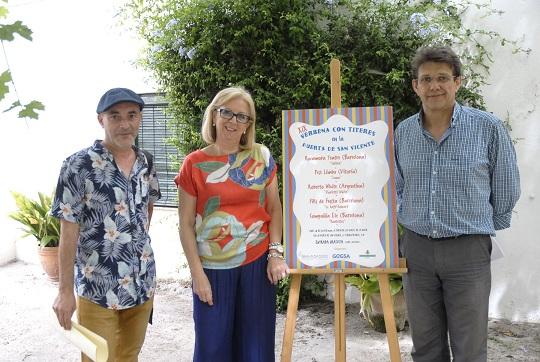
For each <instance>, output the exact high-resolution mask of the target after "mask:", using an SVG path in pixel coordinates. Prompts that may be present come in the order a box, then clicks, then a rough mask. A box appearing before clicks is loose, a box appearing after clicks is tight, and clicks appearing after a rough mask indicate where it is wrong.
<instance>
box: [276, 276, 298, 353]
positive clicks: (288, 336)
mask: <svg viewBox="0 0 540 362" xmlns="http://www.w3.org/2000/svg"><path fill="white" fill-rule="evenodd" d="M301 282H302V274H292V275H291V287H290V289H289V301H288V303H287V319H285V331H284V332H283V345H282V347H281V362H291V356H292V345H293V338H294V328H295V326H296V312H297V310H298V299H299V297H300V284H301Z"/></svg>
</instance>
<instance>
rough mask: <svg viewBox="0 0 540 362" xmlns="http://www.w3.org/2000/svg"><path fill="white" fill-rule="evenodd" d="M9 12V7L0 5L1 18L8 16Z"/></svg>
mask: <svg viewBox="0 0 540 362" xmlns="http://www.w3.org/2000/svg"><path fill="white" fill-rule="evenodd" d="M8 14H9V11H8V9H7V8H6V7H5V6H0V19H1V18H5V17H7V15H8Z"/></svg>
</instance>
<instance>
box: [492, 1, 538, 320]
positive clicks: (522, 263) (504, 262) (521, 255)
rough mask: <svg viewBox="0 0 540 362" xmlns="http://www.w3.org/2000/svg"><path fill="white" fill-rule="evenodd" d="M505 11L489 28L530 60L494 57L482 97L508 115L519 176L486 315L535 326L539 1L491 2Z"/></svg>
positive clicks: (502, 54) (503, 53) (498, 112)
mask: <svg viewBox="0 0 540 362" xmlns="http://www.w3.org/2000/svg"><path fill="white" fill-rule="evenodd" d="M493 5H494V7H495V8H498V9H501V10H504V11H505V13H504V14H503V15H502V16H500V17H499V19H498V21H495V22H491V23H490V28H492V29H494V30H496V31H498V32H499V33H501V34H502V35H504V36H507V37H508V38H512V39H522V45H523V46H524V47H526V48H531V49H532V52H531V54H530V55H529V56H523V55H513V54H511V52H510V50H509V49H507V50H505V51H500V52H497V53H495V56H494V64H493V65H492V67H491V76H490V78H489V82H490V85H489V86H486V87H485V89H484V91H483V94H484V96H485V99H486V101H487V107H488V110H489V111H491V112H493V113H495V114H496V115H498V116H499V117H500V118H504V117H506V115H507V112H509V115H510V119H511V126H512V128H513V131H512V133H511V135H512V137H513V138H515V139H519V141H518V143H517V144H516V152H517V155H518V162H519V168H520V173H521V192H522V193H521V198H520V200H519V202H518V204H517V206H516V208H515V213H514V216H513V220H512V227H511V228H510V229H508V230H505V231H503V232H499V233H498V236H497V239H498V240H499V241H500V243H501V244H502V248H503V250H504V252H505V254H506V256H505V257H504V258H503V259H501V260H498V261H495V262H493V264H492V274H493V281H492V288H491V303H490V316H491V317H503V318H508V319H511V320H519V321H534V322H540V283H538V282H537V281H536V277H537V276H538V275H539V274H540V263H539V262H538V258H539V257H540V183H539V182H538V180H539V179H540V162H539V160H538V159H539V155H540V120H539V118H540V72H539V69H540V68H539V66H540V25H539V22H538V20H539V19H540V2H539V1H537V0H514V1H507V0H495V1H493Z"/></svg>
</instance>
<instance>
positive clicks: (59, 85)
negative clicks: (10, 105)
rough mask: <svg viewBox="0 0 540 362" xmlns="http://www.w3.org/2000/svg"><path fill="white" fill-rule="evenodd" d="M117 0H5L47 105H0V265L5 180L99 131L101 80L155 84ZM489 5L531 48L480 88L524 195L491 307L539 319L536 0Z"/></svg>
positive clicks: (10, 243) (41, 169) (16, 70)
mask: <svg viewBox="0 0 540 362" xmlns="http://www.w3.org/2000/svg"><path fill="white" fill-rule="evenodd" d="M118 2H119V1H112V0H94V1H91V2H80V1H70V0H55V1H53V0H43V1H26V0H19V1H15V0H11V1H10V2H9V8H10V11H11V13H12V18H13V19H19V20H22V21H23V22H24V23H26V24H27V25H28V26H30V27H31V28H32V30H33V31H34V41H33V42H27V41H25V40H17V41H16V42H14V43H6V51H7V53H8V57H9V60H10V65H11V68H12V71H13V77H14V78H15V81H16V84H17V87H18V91H19V95H20V97H21V99H22V100H23V101H28V100H30V99H39V100H41V101H43V102H44V103H45V105H46V107H47V110H46V111H45V112H43V113H42V115H41V117H40V119H39V120H38V121H24V120H19V119H17V118H15V117H14V116H12V115H6V114H4V113H0V134H2V136H3V137H2V138H3V139H2V142H0V154H1V155H3V156H7V157H4V158H3V160H2V161H3V162H2V170H3V171H2V173H1V177H0V230H2V234H1V239H0V265H1V264H3V263H5V262H6V261H8V260H11V259H13V258H15V240H16V239H17V236H18V235H19V234H20V232H19V231H18V230H17V229H16V224H15V223H14V222H12V221H11V220H9V219H7V217H6V215H7V213H8V212H9V211H10V210H12V209H13V202H12V200H11V196H10V194H9V190H17V191H21V192H24V193H35V192H37V191H52V189H53V187H54V185H55V182H56V177H57V173H58V171H59V168H60V164H61V160H62V159H63V158H65V157H66V156H67V155H68V154H69V153H71V152H74V151H76V150H77V149H79V148H81V147H83V146H85V145H88V144H90V143H91V142H92V141H93V140H94V139H95V138H98V137H100V136H101V129H100V128H99V126H98V124H97V121H96V117H95V106H96V104H97V101H98V99H99V97H100V95H101V94H102V93H103V92H104V91H105V90H107V89H109V88H112V87H117V86H125V87H129V88H132V89H133V90H135V91H136V92H149V91H153V90H155V86H154V85H153V84H152V83H151V82H150V81H148V80H146V79H145V78H146V75H145V74H144V73H142V71H140V70H137V69H136V68H134V66H132V64H131V63H130V62H131V61H132V60H134V59H136V58H137V51H138V48H139V43H138V42H137V41H135V40H134V39H133V38H130V37H129V36H127V35H122V34H121V31H120V30H118V28H117V27H116V26H115V24H116V20H115V19H114V14H115V10H114V7H115V4H118ZM494 5H495V7H497V8H499V9H503V10H505V11H506V14H503V15H502V16H501V17H500V18H499V19H498V20H497V21H495V22H491V23H490V25H489V27H490V28H494V29H495V30H497V31H499V32H500V33H502V34H504V35H506V36H508V37H510V38H516V39H521V38H523V45H524V46H525V47H530V48H532V49H533V52H532V53H531V55H530V56H528V57H526V56H523V55H512V54H511V53H510V51H509V50H506V51H501V52H497V53H496V54H495V57H494V61H495V62H494V64H493V65H492V68H491V74H492V76H491V78H490V83H491V85H490V86H487V87H486V88H485V90H484V95H485V97H486V100H487V104H488V109H489V110H490V111H492V112H494V113H495V114H497V115H498V116H499V117H501V118H504V117H505V116H506V113H507V111H508V112H510V116H511V118H512V127H513V128H514V131H513V132H512V136H513V137H514V138H523V139H522V140H520V141H519V142H518V144H517V146H516V150H517V152H518V159H519V164H520V170H521V178H522V197H521V199H520V201H519V203H518V205H517V207H516V214H515V216H514V219H513V223H512V228H511V229H509V230H506V231H504V232H500V233H499V234H498V240H499V241H500V243H501V245H502V247H503V249H504V251H505V253H506V257H505V258H503V259H501V260H498V261H495V262H494V263H493V266H492V270H493V284H492V293H491V304H490V316H491V317H503V318H508V319H512V320H520V321H534V322H540V283H536V276H537V275H538V274H540V263H539V262H538V260H537V259H538V257H539V256H540V236H539V235H540V221H539V220H540V217H539V213H540V205H539V201H540V185H539V183H537V182H536V180H538V179H539V178H540V166H539V164H540V162H538V160H537V159H538V157H539V156H538V155H539V154H540V124H539V120H538V119H539V117H540V72H539V68H538V66H539V65H540V34H539V33H540V26H539V25H538V19H540V2H539V1H536V0H514V1H506V0H494ZM64 14H66V15H64ZM475 22H478V19H476V20H475ZM0 59H1V57H0ZM2 62H3V60H0V69H1V70H3V69H4V68H5V66H4V63H2ZM1 107H2V109H3V108H4V103H2V104H1ZM6 175H7V176H6ZM172 219H174V217H171V220H172ZM168 239H171V240H170V241H168V242H170V243H173V242H174V241H173V240H172V237H171V238H168ZM28 242H30V243H31V241H30V240H28ZM169 245H170V244H169ZM165 248H167V247H165ZM164 250H166V249H164ZM165 268H166V270H167V271H170V270H168V269H167V267H165ZM167 274H168V275H169V273H168V272H167Z"/></svg>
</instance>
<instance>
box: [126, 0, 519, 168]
mask: <svg viewBox="0 0 540 362" xmlns="http://www.w3.org/2000/svg"><path fill="white" fill-rule="evenodd" d="M471 7H475V8H477V9H478V10H480V11H482V12H483V14H484V15H485V16H500V14H499V13H498V12H497V11H495V10H493V9H492V8H491V7H490V3H489V2H486V1H479V2H475V1H453V0H439V1H436V0H435V1H425V0H424V1H421V0H418V1H407V0H386V1H381V0H341V1H337V0H336V1H332V0H274V1H267V0H132V1H131V2H129V4H128V5H127V7H126V9H125V10H126V14H129V15H128V16H130V17H131V18H132V19H134V20H135V23H136V24H137V26H136V27H137V30H138V32H139V34H140V35H141V36H142V37H144V38H145V39H146V41H147V43H148V49H147V52H146V53H145V55H144V57H143V59H142V62H143V64H144V65H145V66H146V67H147V68H149V69H150V70H151V71H152V72H153V73H154V75H155V78H156V79H157V81H158V82H159V84H160V86H161V87H162V90H163V91H165V92H166V95H167V98H168V100H169V102H170V112H171V114H172V116H173V118H174V122H173V123H174V124H173V125H174V126H175V129H176V132H177V133H176V135H177V137H176V138H175V140H174V142H175V144H176V146H177V147H178V148H179V150H180V151H181V153H188V152H190V151H193V150H194V149H196V148H199V147H201V146H202V141H201V137H200V127H201V121H202V115H203V112H204V109H205V107H206V105H207V104H208V103H209V102H210V100H211V99H212V97H213V96H214V95H215V94H216V93H217V91H219V90H220V89H222V88H224V87H227V86H230V85H241V86H244V87H245V88H247V89H248V90H249V91H250V92H251V93H252V95H253V97H254V99H255V103H256V107H257V126H258V130H257V137H258V141H259V142H262V143H264V144H266V145H268V146H269V147H270V148H271V150H272V153H273V155H274V157H275V158H276V159H277V160H280V158H281V157H280V155H281V134H282V130H281V111H282V110H284V109H303V108H321V107H327V106H329V104H330V84H329V63H330V60H331V59H332V58H337V59H339V60H340V61H341V87H342V88H341V92H342V104H343V105H347V106H363V105H367V106H373V105H391V106H393V108H394V117H395V119H396V120H401V119H403V118H405V117H406V116H408V115H411V114H413V113H415V112H417V111H418V109H419V103H418V100H417V97H416V96H415V94H414V92H413V90H412V87H411V74H410V70H409V69H410V60H411V58H412V56H413V55H414V52H415V51H416V49H417V48H419V47H421V46H424V45H433V44H446V45H451V46H452V47H454V49H456V50H457V51H458V52H459V53H460V55H461V57H462V59H463V62H464V65H465V67H464V68H465V69H464V71H465V81H464V86H463V88H462V89H461V91H460V92H459V94H458V99H459V100H460V101H461V102H464V103H466V104H469V105H471V106H475V107H479V108H483V107H484V101H483V98H482V96H481V94H480V93H479V89H480V87H481V86H482V85H483V84H484V83H485V77H486V75H487V72H488V70H489V65H490V64H491V61H492V58H491V53H490V52H489V51H488V50H487V48H486V44H487V43H489V42H491V41H493V39H496V40H497V41H499V42H500V44H501V45H508V44H511V45H516V44H515V42H511V41H509V40H507V39H504V38H502V37H501V36H500V35H498V34H497V33H495V32H492V31H488V30H485V29H473V28H468V27H466V26H465V25H464V23H463V20H462V19H463V15H464V14H465V13H466V12H467V11H468V9H469V8H471Z"/></svg>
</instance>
